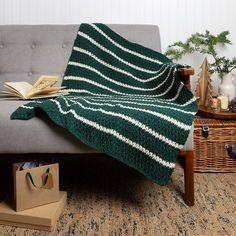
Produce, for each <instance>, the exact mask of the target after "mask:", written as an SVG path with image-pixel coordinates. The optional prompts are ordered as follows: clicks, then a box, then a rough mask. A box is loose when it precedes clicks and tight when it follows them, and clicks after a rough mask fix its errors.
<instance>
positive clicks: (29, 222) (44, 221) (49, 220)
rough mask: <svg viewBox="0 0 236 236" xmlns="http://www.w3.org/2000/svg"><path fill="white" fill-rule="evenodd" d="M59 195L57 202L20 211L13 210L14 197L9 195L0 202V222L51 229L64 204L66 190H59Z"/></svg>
mask: <svg viewBox="0 0 236 236" xmlns="http://www.w3.org/2000/svg"><path fill="white" fill-rule="evenodd" d="M59 196H60V197H59V201H58V202H53V203H50V204H47V205H43V206H39V207H35V208H31V209H28V210H25V211H20V212H16V211H15V210H14V199H13V197H10V198H8V199H6V200H5V201H3V202H1V203H0V224H4V225H10V226H17V227H22V228H28V229H38V230H47V231H52V230H53V229H54V228H55V226H56V223H57V220H58V218H59V216H60V215H61V213H62V211H63V209H64V208H65V205H66V197H67V194H66V192H62V191H61V192H60V193H59Z"/></svg>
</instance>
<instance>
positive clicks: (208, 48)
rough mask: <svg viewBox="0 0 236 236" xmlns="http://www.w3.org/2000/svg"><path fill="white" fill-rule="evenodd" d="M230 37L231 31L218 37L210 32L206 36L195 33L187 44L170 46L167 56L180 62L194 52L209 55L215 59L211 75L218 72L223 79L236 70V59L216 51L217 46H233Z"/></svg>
mask: <svg viewBox="0 0 236 236" xmlns="http://www.w3.org/2000/svg"><path fill="white" fill-rule="evenodd" d="M228 35H229V31H223V32H221V33H220V34H218V35H216V36H215V35H212V34H211V33H210V31H208V30H206V32H205V34H200V33H195V34H192V35H191V37H190V38H188V39H187V40H186V42H181V41H178V42H176V43H173V44H172V45H170V46H168V48H167V51H166V53H165V54H166V56H168V57H169V58H170V59H172V60H179V59H181V58H182V57H183V56H184V55H187V54H192V53H194V52H199V53H202V54H209V55H211V56H212V57H213V59H214V61H213V63H210V68H211V73H214V72H217V73H218V74H219V77H220V78H221V79H222V78H223V76H224V74H225V73H229V72H231V71H232V70H233V69H234V68H236V57H233V58H232V59H229V58H226V57H225V56H223V57H220V56H218V53H217V51H216V45H221V46H225V45H226V44H232V42H231V41H230V40H229V39H228Z"/></svg>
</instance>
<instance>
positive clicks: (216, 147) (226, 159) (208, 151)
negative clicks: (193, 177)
mask: <svg viewBox="0 0 236 236" xmlns="http://www.w3.org/2000/svg"><path fill="white" fill-rule="evenodd" d="M204 123H205V124H207V125H208V127H209V131H208V137H207V138H205V137H203V131H202V128H203V124H204ZM227 145H235V150H236V120H218V119H210V118H203V117H200V116H196V118H195V120H194V170H195V172H236V158H235V157H232V155H229V153H228V150H227ZM233 150H234V149H233Z"/></svg>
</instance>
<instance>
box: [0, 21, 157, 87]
mask: <svg viewBox="0 0 236 236" xmlns="http://www.w3.org/2000/svg"><path fill="white" fill-rule="evenodd" d="M108 26H109V27H111V29H113V30H114V31H116V32H117V33H119V34H120V35H122V36H123V37H125V38H126V39H128V40H130V41H132V42H135V43H140V44H142V45H144V46H146V47H149V48H151V49H154V50H157V51H161V43H160V35H159V29H158V27H157V26H153V25H108ZM78 28H79V25H1V26H0V84H2V83H3V82H5V81H28V82H30V83H34V81H35V80H36V79H37V78H38V77H39V76H40V75H45V74H50V75H59V76H61V77H62V76H63V74H64V71H65V69H66V66H67V62H68V59H69V56H70V54H71V49H72V45H73V43H74V39H75V37H76V33H77V31H78Z"/></svg>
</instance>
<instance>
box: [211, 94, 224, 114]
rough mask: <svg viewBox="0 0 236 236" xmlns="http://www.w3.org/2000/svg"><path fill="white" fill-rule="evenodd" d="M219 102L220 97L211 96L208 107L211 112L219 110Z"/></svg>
mask: <svg viewBox="0 0 236 236" xmlns="http://www.w3.org/2000/svg"><path fill="white" fill-rule="evenodd" d="M220 106H221V102H220V99H218V98H216V97H213V98H212V99H211V102H210V107H211V110H212V111H213V112H220V108H221V107H220Z"/></svg>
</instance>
